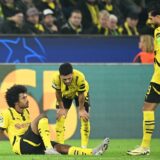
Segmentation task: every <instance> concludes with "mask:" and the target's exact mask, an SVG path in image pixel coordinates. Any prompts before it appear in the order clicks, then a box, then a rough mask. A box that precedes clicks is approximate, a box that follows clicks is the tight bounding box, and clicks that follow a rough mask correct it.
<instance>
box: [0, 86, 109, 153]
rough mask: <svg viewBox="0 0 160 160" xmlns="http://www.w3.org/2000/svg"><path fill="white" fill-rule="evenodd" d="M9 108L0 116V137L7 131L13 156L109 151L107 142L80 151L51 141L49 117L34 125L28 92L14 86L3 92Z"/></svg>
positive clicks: (41, 116) (41, 115)
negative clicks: (31, 118) (30, 112)
mask: <svg viewBox="0 0 160 160" xmlns="http://www.w3.org/2000/svg"><path fill="white" fill-rule="evenodd" d="M6 101H7V103H8V106H9V108H8V109H6V110H5V111H3V112H2V113H0V135H3V133H4V131H6V133H7V135H8V138H9V140H10V144H11V146H12V150H13V152H15V153H16V154H68V155H100V154H103V153H104V152H105V150H106V149H107V148H108V143H109V139H108V138H106V139H104V140H103V142H102V143H101V144H100V145H99V146H98V147H96V148H94V149H88V148H87V149H83V148H80V147H73V146H69V145H63V144H58V143H56V142H54V141H50V131H49V124H48V118H47V117H46V116H45V114H40V115H39V116H38V117H37V118H36V119H35V120H34V121H33V122H31V121H30V114H29V111H28V109H27V108H28V107H29V102H28V98H27V89H26V87H25V86H22V85H14V86H12V87H11V88H9V89H8V90H7V92H6Z"/></svg>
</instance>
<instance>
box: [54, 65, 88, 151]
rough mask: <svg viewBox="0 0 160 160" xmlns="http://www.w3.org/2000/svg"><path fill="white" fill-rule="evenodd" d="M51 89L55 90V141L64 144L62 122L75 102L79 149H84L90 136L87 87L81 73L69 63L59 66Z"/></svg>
mask: <svg viewBox="0 0 160 160" xmlns="http://www.w3.org/2000/svg"><path fill="white" fill-rule="evenodd" d="M52 87H53V88H54V89H55V90H56V98H57V121H56V140H57V142H59V143H61V144H63V143H64V132H65V129H64V122H65V118H66V115H67V112H68V110H69V109H70V107H71V104H72V101H73V100H75V103H76V106H77V107H78V111H79V116H80V119H81V147H82V148H86V147H87V145H88V139H89V135H90V121H89V107H90V104H89V96H88V92H89V85H88V82H87V81H86V79H85V76H84V74H83V73H82V72H80V71H78V70H75V69H73V67H72V65H71V64H70V63H64V64H62V65H60V67H59V72H58V71H57V74H56V75H55V76H54V78H53V84H52Z"/></svg>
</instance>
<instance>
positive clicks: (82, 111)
mask: <svg viewBox="0 0 160 160" xmlns="http://www.w3.org/2000/svg"><path fill="white" fill-rule="evenodd" d="M79 117H80V118H82V119H83V120H84V121H88V120H89V114H88V113H87V111H86V110H85V109H79Z"/></svg>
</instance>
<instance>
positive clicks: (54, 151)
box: [45, 148, 60, 154]
mask: <svg viewBox="0 0 160 160" xmlns="http://www.w3.org/2000/svg"><path fill="white" fill-rule="evenodd" d="M45 154H60V153H59V152H57V151H56V150H55V149H54V148H47V149H46V150H45Z"/></svg>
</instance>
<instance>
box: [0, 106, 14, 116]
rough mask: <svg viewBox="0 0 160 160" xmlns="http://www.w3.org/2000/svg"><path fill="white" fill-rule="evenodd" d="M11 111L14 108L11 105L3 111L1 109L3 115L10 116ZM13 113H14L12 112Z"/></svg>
mask: <svg viewBox="0 0 160 160" xmlns="http://www.w3.org/2000/svg"><path fill="white" fill-rule="evenodd" d="M11 112H12V109H11V108H10V107H9V108H6V109H4V110H3V111H1V113H0V114H1V115H2V116H5V117H8V116H10V115H11ZM12 114H13V113H12Z"/></svg>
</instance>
